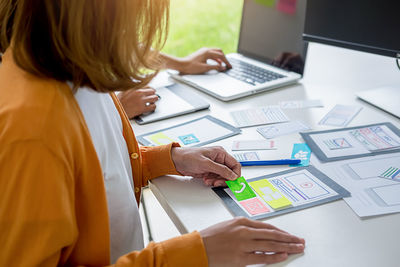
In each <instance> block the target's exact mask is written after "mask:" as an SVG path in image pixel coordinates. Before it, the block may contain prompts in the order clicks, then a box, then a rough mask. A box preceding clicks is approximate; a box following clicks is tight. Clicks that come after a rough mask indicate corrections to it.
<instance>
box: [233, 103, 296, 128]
mask: <svg viewBox="0 0 400 267" xmlns="http://www.w3.org/2000/svg"><path fill="white" fill-rule="evenodd" d="M230 114H231V116H232V118H233V120H234V121H235V124H236V126H238V127H249V126H255V125H261V124H272V123H278V122H285V121H289V119H288V117H287V116H286V114H285V113H284V112H283V111H282V109H281V108H280V107H278V106H269V107H261V108H253V109H245V110H237V111H233V112H231V113H230Z"/></svg>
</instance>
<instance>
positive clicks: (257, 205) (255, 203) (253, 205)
mask: <svg viewBox="0 0 400 267" xmlns="http://www.w3.org/2000/svg"><path fill="white" fill-rule="evenodd" d="M239 203H240V205H242V207H243V208H245V209H246V210H247V212H248V213H250V214H251V215H257V214H261V213H266V212H269V209H268V208H267V206H265V205H264V204H263V203H262V202H261V201H260V200H259V199H258V198H251V199H246V200H243V201H240V202H239Z"/></svg>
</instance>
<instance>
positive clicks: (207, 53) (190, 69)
mask: <svg viewBox="0 0 400 267" xmlns="http://www.w3.org/2000/svg"><path fill="white" fill-rule="evenodd" d="M160 57H161V60H162V62H163V64H164V65H163V67H164V68H166V69H174V70H177V71H179V72H180V73H181V74H200V73H204V72H207V71H209V70H218V71H224V70H226V69H230V68H232V66H231V64H230V63H229V61H228V60H227V59H226V57H225V54H224V52H223V51H222V50H221V49H218V48H204V47H203V48H200V49H199V50H197V51H196V52H194V53H192V54H190V55H188V56H186V57H183V58H178V57H174V56H170V55H167V54H164V53H160ZM209 59H211V60H213V61H214V62H215V63H216V64H208V63H207V60H209Z"/></svg>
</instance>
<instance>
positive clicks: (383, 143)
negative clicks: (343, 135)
mask: <svg viewBox="0 0 400 267" xmlns="http://www.w3.org/2000/svg"><path fill="white" fill-rule="evenodd" d="M350 134H351V135H352V136H353V137H354V138H355V139H357V140H358V141H359V142H360V143H361V144H362V145H363V146H364V147H365V148H366V149H368V150H369V151H377V150H383V149H392V148H397V147H400V139H399V138H398V137H397V138H396V137H392V136H391V135H392V134H391V133H390V130H389V129H388V128H387V127H386V126H371V127H366V128H361V129H355V130H353V131H350ZM396 139H397V140H396Z"/></svg>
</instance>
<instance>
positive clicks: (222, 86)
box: [185, 72, 252, 97]
mask: <svg viewBox="0 0 400 267" xmlns="http://www.w3.org/2000/svg"><path fill="white" fill-rule="evenodd" d="M185 77H186V80H188V81H190V82H192V83H194V84H197V85H198V86H200V87H202V88H203V89H205V90H208V91H212V92H213V93H215V94H218V95H221V96H225V97H227V96H231V95H236V94H240V93H243V92H245V91H248V90H250V89H251V88H252V86H251V85H249V84H247V83H244V82H241V81H239V80H236V79H234V78H231V77H229V76H228V75H226V74H224V73H221V72H218V73H215V72H213V73H210V72H209V73H207V74H203V75H185Z"/></svg>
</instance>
